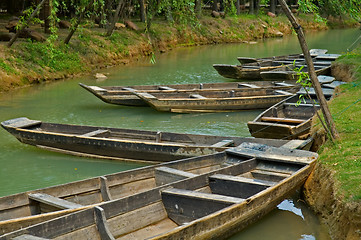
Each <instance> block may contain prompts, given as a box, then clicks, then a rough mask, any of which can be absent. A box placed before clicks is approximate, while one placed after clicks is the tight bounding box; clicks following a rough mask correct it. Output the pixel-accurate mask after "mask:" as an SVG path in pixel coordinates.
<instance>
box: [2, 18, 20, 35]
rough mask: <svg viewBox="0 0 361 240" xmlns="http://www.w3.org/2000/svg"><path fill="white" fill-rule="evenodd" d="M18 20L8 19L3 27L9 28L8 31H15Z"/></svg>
mask: <svg viewBox="0 0 361 240" xmlns="http://www.w3.org/2000/svg"><path fill="white" fill-rule="evenodd" d="M18 23H19V21H18V20H12V21H9V22H8V24H6V26H5V28H6V29H7V30H9V32H14V33H15V32H16V26H17V25H18Z"/></svg>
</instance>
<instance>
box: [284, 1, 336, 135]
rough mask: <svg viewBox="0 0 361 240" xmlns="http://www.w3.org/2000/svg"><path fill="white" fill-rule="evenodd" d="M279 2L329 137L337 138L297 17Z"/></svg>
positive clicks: (285, 5)
mask: <svg viewBox="0 0 361 240" xmlns="http://www.w3.org/2000/svg"><path fill="white" fill-rule="evenodd" d="M279 3H280V4H281V7H282V10H283V11H284V13H285V14H286V16H287V17H288V19H289V21H290V22H291V24H292V26H293V28H294V29H295V30H296V33H297V37H298V40H299V42H300V45H301V48H302V52H303V55H304V56H305V59H306V63H307V66H308V73H309V75H310V78H311V82H312V85H313V87H314V88H315V92H316V96H317V98H318V100H319V101H320V105H321V109H322V113H323V116H324V118H325V121H326V124H327V127H328V129H329V130H330V135H331V138H333V139H335V138H338V136H339V135H338V132H337V130H336V126H335V123H334V121H333V119H332V115H331V112H330V109H329V108H328V105H327V101H326V98H325V96H324V95H323V92H322V88H321V85H320V83H319V81H318V79H317V75H316V72H315V67H314V65H313V61H312V58H311V54H310V52H309V49H308V46H307V42H306V39H305V36H304V33H303V30H302V28H301V26H300V25H299V23H298V21H297V19H296V18H295V16H294V15H293V14H292V12H291V10H290V9H289V7H288V6H287V4H286V2H285V0H279ZM325 130H326V131H327V129H325Z"/></svg>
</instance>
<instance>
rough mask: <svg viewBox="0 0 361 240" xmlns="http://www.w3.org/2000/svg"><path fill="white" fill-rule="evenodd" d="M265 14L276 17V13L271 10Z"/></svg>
mask: <svg viewBox="0 0 361 240" xmlns="http://www.w3.org/2000/svg"><path fill="white" fill-rule="evenodd" d="M267 16H269V17H273V18H274V17H276V14H274V13H273V12H268V13H267Z"/></svg>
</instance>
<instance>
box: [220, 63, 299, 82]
mask: <svg viewBox="0 0 361 240" xmlns="http://www.w3.org/2000/svg"><path fill="white" fill-rule="evenodd" d="M295 61H296V63H300V64H302V63H303V62H304V59H298V60H292V59H291V60H267V61H262V62H255V63H248V64H242V65H229V64H213V68H214V69H216V70H217V72H218V73H219V74H220V75H221V76H223V77H226V78H232V79H244V80H247V79H250V80H261V75H260V73H261V72H266V71H271V70H276V69H279V68H281V69H283V67H284V66H291V65H292V64H293V63H294V62H295Z"/></svg>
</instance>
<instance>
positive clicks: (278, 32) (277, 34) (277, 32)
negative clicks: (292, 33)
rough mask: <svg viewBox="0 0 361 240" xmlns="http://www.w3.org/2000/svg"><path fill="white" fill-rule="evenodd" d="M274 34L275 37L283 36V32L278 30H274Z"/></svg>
mask: <svg viewBox="0 0 361 240" xmlns="http://www.w3.org/2000/svg"><path fill="white" fill-rule="evenodd" d="M274 35H275V36H276V37H283V33H282V32H280V31H275V33H274Z"/></svg>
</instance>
